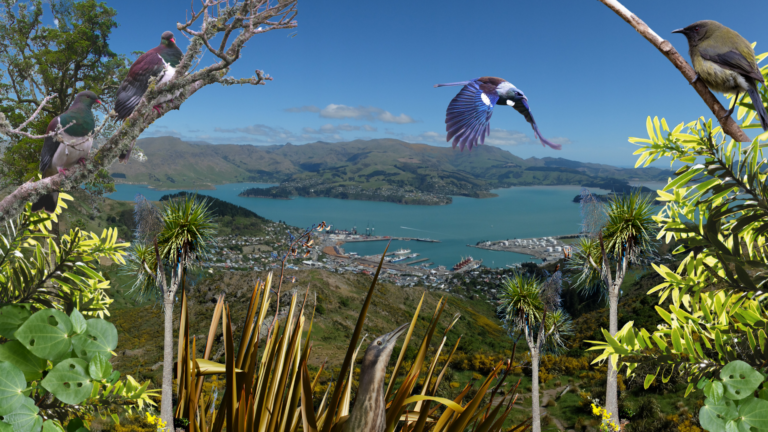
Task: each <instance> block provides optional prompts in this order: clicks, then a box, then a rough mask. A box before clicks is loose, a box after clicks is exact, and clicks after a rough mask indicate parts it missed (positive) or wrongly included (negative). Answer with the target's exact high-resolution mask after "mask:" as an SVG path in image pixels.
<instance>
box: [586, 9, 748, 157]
mask: <svg viewBox="0 0 768 432" xmlns="http://www.w3.org/2000/svg"><path fill="white" fill-rule="evenodd" d="M600 2H601V3H603V4H604V5H606V6H608V8H609V9H611V10H612V11H614V12H615V13H616V15H618V16H620V17H621V18H622V19H623V20H624V21H626V22H627V23H628V24H629V25H631V26H632V27H633V28H634V29H635V30H637V32H638V33H640V35H642V36H643V37H644V38H645V39H646V40H647V41H648V42H650V43H651V44H652V45H653V46H655V47H656V48H657V49H658V50H659V51H661V53H662V54H664V56H665V57H666V58H667V59H669V61H670V62H672V64H673V65H675V67H676V68H677V70H679V71H680V73H682V74H683V76H684V77H685V79H686V80H688V83H690V84H691V85H692V86H693V88H694V90H696V93H698V94H699V96H701V99H702V100H703V101H704V103H705V104H707V106H708V107H709V109H710V110H711V111H712V114H714V115H715V118H717V119H718V122H719V123H720V126H721V127H722V128H723V132H724V133H726V134H727V135H728V136H730V137H731V138H733V139H734V140H736V141H738V142H752V140H751V139H749V137H748V136H747V134H745V133H744V131H743V130H741V128H740V127H739V125H738V123H736V122H735V121H734V120H733V119H732V118H731V116H727V117H726V116H725V115H726V114H727V113H728V111H727V110H726V109H725V108H723V105H721V104H720V101H718V100H717V97H715V95H714V94H712V92H711V91H709V89H708V88H707V86H706V84H704V82H702V81H701V80H696V81H694V79H696V71H695V70H693V68H692V67H691V65H689V64H688V62H687V61H685V59H684V58H683V56H681V55H680V53H679V52H677V50H676V49H675V47H673V46H672V44H671V43H670V42H669V41H667V40H664V39H662V38H661V37H660V36H659V35H657V34H656V33H655V32H654V31H653V30H651V28H650V27H648V25H647V24H646V23H644V22H643V20H641V19H640V18H638V17H637V15H635V14H633V13H632V12H630V11H629V9H627V8H626V7H624V5H622V4H621V3H620V2H619V1H618V0H600Z"/></svg>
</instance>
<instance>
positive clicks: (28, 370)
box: [0, 341, 48, 381]
mask: <svg viewBox="0 0 768 432" xmlns="http://www.w3.org/2000/svg"><path fill="white" fill-rule="evenodd" d="M0 361H6V362H8V363H10V364H12V365H14V366H16V367H17V368H19V369H20V370H21V371H22V372H23V373H24V379H26V380H27V381H36V380H39V379H40V378H42V377H43V371H44V370H45V367H46V366H47V365H48V362H47V361H45V360H44V359H41V358H40V357H38V356H36V355H34V354H32V353H31V352H30V351H29V350H28V349H27V348H26V347H25V346H24V344H22V343H21V342H19V341H9V342H6V343H4V344H2V345H0Z"/></svg>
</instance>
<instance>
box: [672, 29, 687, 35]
mask: <svg viewBox="0 0 768 432" xmlns="http://www.w3.org/2000/svg"><path fill="white" fill-rule="evenodd" d="M672 33H682V34H685V29H677V30H673V31H672Z"/></svg>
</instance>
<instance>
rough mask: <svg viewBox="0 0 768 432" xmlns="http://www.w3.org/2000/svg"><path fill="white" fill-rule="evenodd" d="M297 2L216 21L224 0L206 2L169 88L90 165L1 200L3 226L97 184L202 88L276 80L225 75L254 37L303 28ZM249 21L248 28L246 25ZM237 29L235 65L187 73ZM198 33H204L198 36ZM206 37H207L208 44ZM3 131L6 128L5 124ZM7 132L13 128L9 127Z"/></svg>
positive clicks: (252, 4)
mask: <svg viewBox="0 0 768 432" xmlns="http://www.w3.org/2000/svg"><path fill="white" fill-rule="evenodd" d="M297 1H298V0H278V1H277V2H276V3H274V4H273V5H270V4H269V3H267V1H266V0H238V1H235V2H234V3H231V4H232V5H231V6H229V5H227V7H222V8H220V9H219V8H217V10H216V16H215V17H214V16H211V14H210V13H209V12H208V9H209V7H210V6H220V4H221V3H222V2H221V1H219V0H204V1H203V10H202V11H200V12H198V13H197V14H193V19H192V20H191V21H189V22H187V23H186V24H178V25H177V28H178V29H179V30H182V31H184V32H187V33H189V34H193V36H192V39H191V41H190V44H189V48H188V49H187V52H186V53H185V55H184V57H183V58H182V61H181V62H180V63H179V65H178V67H177V69H176V74H175V76H174V77H173V79H171V81H169V82H167V83H164V84H159V85H158V84H153V85H150V87H149V89H148V90H147V92H146V93H145V95H144V97H143V98H142V100H141V102H140V103H139V105H138V106H137V107H136V108H135V110H134V112H133V114H131V115H130V116H129V117H128V118H127V119H126V120H125V121H124V122H123V123H122V125H121V126H120V128H119V129H118V130H117V131H115V133H114V134H112V136H110V137H109V139H108V140H107V141H106V142H105V143H104V144H103V145H102V146H101V147H100V148H99V149H98V151H96V153H95V154H93V156H92V157H91V158H89V159H87V160H86V163H85V164H83V165H78V166H75V167H73V168H71V169H70V170H69V172H68V173H66V175H65V174H56V175H53V176H51V177H47V178H44V179H41V180H38V181H29V182H27V183H25V184H23V185H21V186H20V187H19V188H17V189H16V190H15V191H13V192H12V193H11V194H10V195H8V196H6V197H5V198H3V199H2V201H0V223H2V222H3V221H7V220H9V219H11V218H13V217H15V216H16V215H18V214H19V213H21V211H22V210H23V208H24V205H25V204H26V203H27V202H30V201H35V200H36V199H37V198H39V197H41V196H42V195H45V194H47V193H51V192H53V191H56V190H60V189H63V190H69V189H73V188H77V187H79V186H80V185H82V184H84V183H87V182H89V181H92V180H93V179H94V178H95V177H96V176H97V174H98V173H99V171H100V170H102V169H106V168H108V167H109V166H110V165H112V164H113V163H114V162H115V160H116V159H117V158H118V156H119V155H120V154H121V153H123V152H125V151H127V150H128V148H129V147H131V145H132V143H133V142H135V141H136V140H137V139H138V138H139V136H140V135H141V133H142V132H144V130H146V129H147V128H148V127H149V126H150V125H151V124H152V123H154V122H155V121H156V120H158V119H159V118H160V117H162V116H163V115H164V114H165V113H166V112H168V111H170V110H174V109H179V107H180V106H181V105H182V104H183V103H184V102H185V101H186V100H187V99H189V98H190V97H191V96H192V95H193V94H195V93H196V92H197V91H198V90H200V89H201V88H203V87H205V86H208V85H211V84H222V85H232V84H251V85H262V84H264V83H265V81H269V80H271V79H272V78H270V77H269V75H266V74H264V73H263V72H261V71H258V70H257V71H256V74H255V76H253V77H251V78H233V77H228V76H226V74H227V72H228V71H229V67H230V65H231V64H232V63H234V62H235V61H237V60H238V59H239V58H240V51H241V49H242V48H243V46H244V45H245V43H246V42H247V41H248V40H250V38H251V37H253V36H254V35H256V34H260V33H263V32H265V31H267V30H273V29H286V28H295V27H296V26H297V25H298V24H297V23H296V21H294V20H293V18H294V17H295V16H296V14H297V10H296V5H297ZM243 11H245V12H247V15H243ZM201 16H205V18H206V20H207V21H205V22H204V23H203V26H202V29H201V30H200V32H192V31H191V30H189V26H190V25H192V23H194V21H195V20H197V19H198V18H200V17H201ZM275 17H279V19H277V20H275ZM230 21H231V22H230ZM246 22H247V23H248V24H245V23H246ZM227 23H229V24H227ZM214 24H215V25H214ZM258 25H266V26H268V28H267V30H264V29H259V28H258V27H255V26H258ZM254 27H255V28H254ZM235 30H238V33H237V36H236V37H235V38H234V40H233V41H232V43H231V44H230V46H229V48H228V49H227V50H226V52H225V54H226V58H228V59H229V60H231V62H227V60H225V59H222V60H221V61H219V62H218V63H214V64H212V65H209V66H207V67H206V68H204V69H201V70H199V71H197V72H194V73H190V74H187V71H188V70H189V68H190V66H191V65H192V62H193V61H194V60H195V59H196V58H197V56H198V55H199V54H200V53H201V52H202V50H203V47H204V45H205V39H208V40H210V39H212V38H213V37H214V36H216V35H217V34H219V33H226V32H227V31H229V32H230V33H231V32H233V31H235ZM194 34H199V36H198V35H194ZM203 36H205V39H204V38H203ZM214 54H215V53H214ZM223 54H224V53H223ZM163 96H171V97H172V98H173V99H172V101H171V102H165V103H164V104H163V106H164V108H165V109H163V110H161V112H159V113H158V112H157V111H156V110H153V109H152V107H153V106H154V105H156V103H155V101H156V100H158V99H159V98H160V97H163ZM51 97H53V96H51ZM164 99H170V98H164ZM0 129H2V127H1V125H0ZM6 129H9V127H7V128H6Z"/></svg>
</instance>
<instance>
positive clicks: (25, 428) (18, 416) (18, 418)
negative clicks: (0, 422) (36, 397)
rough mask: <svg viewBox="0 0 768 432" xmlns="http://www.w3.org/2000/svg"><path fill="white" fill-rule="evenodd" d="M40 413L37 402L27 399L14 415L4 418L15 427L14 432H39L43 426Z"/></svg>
mask: <svg viewBox="0 0 768 432" xmlns="http://www.w3.org/2000/svg"><path fill="white" fill-rule="evenodd" d="M39 412H40V409H39V408H38V407H37V406H35V402H34V401H33V400H32V399H30V398H28V397H25V398H24V399H23V400H22V402H21V404H20V405H19V406H18V407H17V408H16V409H15V410H14V411H13V413H12V414H8V415H5V416H3V419H4V421H6V422H8V423H10V424H11V425H13V432H39V431H40V428H41V427H42V426H43V419H42V417H40V416H39V415H38V413H39Z"/></svg>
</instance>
